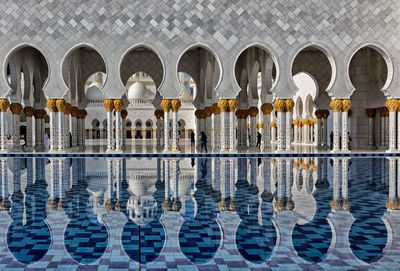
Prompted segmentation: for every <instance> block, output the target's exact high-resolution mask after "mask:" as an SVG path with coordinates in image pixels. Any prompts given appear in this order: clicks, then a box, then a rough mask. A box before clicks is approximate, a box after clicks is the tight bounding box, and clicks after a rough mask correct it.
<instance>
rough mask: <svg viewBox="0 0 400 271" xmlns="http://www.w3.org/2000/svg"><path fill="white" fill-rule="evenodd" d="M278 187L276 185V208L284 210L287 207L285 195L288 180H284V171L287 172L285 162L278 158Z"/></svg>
mask: <svg viewBox="0 0 400 271" xmlns="http://www.w3.org/2000/svg"><path fill="white" fill-rule="evenodd" d="M276 164H277V166H276V167H277V168H276V170H277V180H276V181H277V187H276V196H277V199H276V201H275V204H274V206H275V209H276V210H277V211H282V210H284V209H285V207H286V206H285V196H286V182H284V178H283V177H284V172H285V164H284V160H283V159H280V158H277V159H276Z"/></svg>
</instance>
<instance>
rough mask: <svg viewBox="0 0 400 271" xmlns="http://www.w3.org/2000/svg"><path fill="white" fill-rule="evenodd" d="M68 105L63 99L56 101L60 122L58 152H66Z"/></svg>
mask: <svg viewBox="0 0 400 271" xmlns="http://www.w3.org/2000/svg"><path fill="white" fill-rule="evenodd" d="M66 104H67V103H66V102H65V101H64V100H63V99H59V100H57V101H56V106H57V113H56V114H57V121H58V129H57V130H58V131H57V137H58V151H59V152H63V151H65V131H64V127H65V123H64V109H65V105H66Z"/></svg>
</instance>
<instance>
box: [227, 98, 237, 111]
mask: <svg viewBox="0 0 400 271" xmlns="http://www.w3.org/2000/svg"><path fill="white" fill-rule="evenodd" d="M238 105H239V104H238V102H237V101H236V99H231V100H229V112H235V110H236V108H237V107H238Z"/></svg>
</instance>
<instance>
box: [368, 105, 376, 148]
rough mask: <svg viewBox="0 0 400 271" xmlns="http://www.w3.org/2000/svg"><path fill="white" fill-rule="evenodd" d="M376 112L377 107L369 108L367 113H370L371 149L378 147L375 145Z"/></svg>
mask: <svg viewBox="0 0 400 271" xmlns="http://www.w3.org/2000/svg"><path fill="white" fill-rule="evenodd" d="M375 114H376V109H375V108H369V109H367V115H368V148H369V149H370V150H374V149H376V147H375V139H374V132H375V130H374V118H375Z"/></svg>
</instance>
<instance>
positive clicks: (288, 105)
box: [285, 99, 294, 112]
mask: <svg viewBox="0 0 400 271" xmlns="http://www.w3.org/2000/svg"><path fill="white" fill-rule="evenodd" d="M285 107H286V112H292V111H293V107H294V101H293V100H292V99H287V100H286V101H285Z"/></svg>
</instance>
